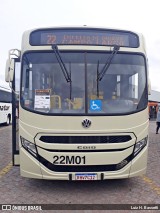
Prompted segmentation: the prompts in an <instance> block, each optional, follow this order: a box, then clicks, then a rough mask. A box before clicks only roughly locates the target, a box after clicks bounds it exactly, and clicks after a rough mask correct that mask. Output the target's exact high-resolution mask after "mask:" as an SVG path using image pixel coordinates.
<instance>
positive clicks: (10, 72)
mask: <svg viewBox="0 0 160 213" xmlns="http://www.w3.org/2000/svg"><path fill="white" fill-rule="evenodd" d="M14 64H15V63H14V59H13V58H11V59H8V60H7V61H6V70H5V80H6V82H12V81H13V77H14Z"/></svg>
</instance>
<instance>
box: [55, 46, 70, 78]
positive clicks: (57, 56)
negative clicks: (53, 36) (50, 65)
mask: <svg viewBox="0 0 160 213" xmlns="http://www.w3.org/2000/svg"><path fill="white" fill-rule="evenodd" d="M52 49H53V50H54V53H55V55H56V58H57V61H58V63H59V65H60V67H61V70H62V72H63V75H64V77H65V79H66V81H67V82H71V78H70V75H69V73H68V71H67V68H66V66H65V64H64V62H63V60H62V58H61V56H60V53H59V50H58V47H57V45H56V44H54V45H52Z"/></svg>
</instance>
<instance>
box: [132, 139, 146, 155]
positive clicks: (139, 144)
mask: <svg viewBox="0 0 160 213" xmlns="http://www.w3.org/2000/svg"><path fill="white" fill-rule="evenodd" d="M147 140H148V137H145V138H143V139H142V140H140V141H138V142H137V143H136V144H135V147H134V153H133V155H134V157H135V156H136V155H137V154H138V153H139V152H140V151H141V150H142V149H143V148H144V147H145V146H146V145H147Z"/></svg>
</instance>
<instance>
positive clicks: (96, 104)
mask: <svg viewBox="0 0 160 213" xmlns="http://www.w3.org/2000/svg"><path fill="white" fill-rule="evenodd" d="M90 110H91V111H101V110H102V101H100V100H91V101H90Z"/></svg>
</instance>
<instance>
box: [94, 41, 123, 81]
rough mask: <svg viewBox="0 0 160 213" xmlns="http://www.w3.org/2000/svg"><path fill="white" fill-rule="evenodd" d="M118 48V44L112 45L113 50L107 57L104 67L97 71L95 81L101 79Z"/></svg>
mask: <svg viewBox="0 0 160 213" xmlns="http://www.w3.org/2000/svg"><path fill="white" fill-rule="evenodd" d="M119 49H120V47H119V46H118V45H115V46H114V47H113V51H112V52H111V55H110V56H109V58H108V59H107V61H106V63H105V65H104V67H103V68H102V70H101V71H100V72H99V73H98V77H97V81H101V80H102V78H103V76H104V75H105V73H106V72H107V70H108V68H109V66H110V65H111V61H112V59H113V57H114V56H115V55H116V54H117V52H118V50H119Z"/></svg>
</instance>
